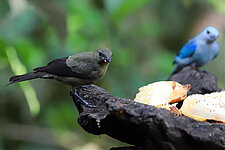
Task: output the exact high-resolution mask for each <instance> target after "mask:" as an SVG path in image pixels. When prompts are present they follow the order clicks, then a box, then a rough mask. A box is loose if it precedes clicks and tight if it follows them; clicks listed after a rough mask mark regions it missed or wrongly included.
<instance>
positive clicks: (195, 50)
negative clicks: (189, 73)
mask: <svg viewBox="0 0 225 150" xmlns="http://www.w3.org/2000/svg"><path fill="white" fill-rule="evenodd" d="M218 37H219V32H218V30H217V29H216V28H215V27H211V26H209V27H207V28H205V29H204V30H203V31H202V32H201V33H199V34H198V35H197V36H195V37H193V38H192V39H190V40H189V41H188V42H187V43H186V44H185V45H184V46H183V47H182V48H181V50H180V51H179V53H178V54H177V55H176V57H175V60H174V61H173V64H175V68H174V70H173V72H172V74H174V73H177V72H179V71H180V70H181V69H182V68H183V67H185V66H188V65H189V66H193V67H195V68H199V67H201V66H203V65H205V64H206V63H208V62H210V61H212V60H213V59H215V58H216V56H217V55H218V54H219V51H220V45H219V43H218V42H217V41H216V39H217V38H218Z"/></svg>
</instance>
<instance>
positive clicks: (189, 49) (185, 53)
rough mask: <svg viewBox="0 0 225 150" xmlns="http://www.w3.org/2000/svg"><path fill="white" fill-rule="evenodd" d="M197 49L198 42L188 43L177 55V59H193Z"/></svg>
mask: <svg viewBox="0 0 225 150" xmlns="http://www.w3.org/2000/svg"><path fill="white" fill-rule="evenodd" d="M196 48H197V42H196V41H195V40H194V41H188V42H187V43H186V44H185V45H184V46H183V47H182V49H181V50H180V52H179V53H178V54H177V57H179V58H187V57H191V56H192V55H193V54H194V52H195V50H196Z"/></svg>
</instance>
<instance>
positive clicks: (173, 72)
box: [170, 65, 182, 77]
mask: <svg viewBox="0 0 225 150" xmlns="http://www.w3.org/2000/svg"><path fill="white" fill-rule="evenodd" d="M181 69H182V67H178V66H177V65H175V67H174V69H173V71H172V73H171V74H170V77H171V76H172V75H174V74H176V73H178V72H179V71H181Z"/></svg>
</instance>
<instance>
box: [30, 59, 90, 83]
mask: <svg viewBox="0 0 225 150" xmlns="http://www.w3.org/2000/svg"><path fill="white" fill-rule="evenodd" d="M68 59H69V57H64V58H60V59H55V60H53V61H51V62H50V63H48V64H47V66H44V67H38V68H35V69H34V71H37V72H46V73H50V74H54V75H57V76H62V77H77V78H82V79H87V78H88V74H89V73H90V71H91V69H92V68H91V64H90V63H85V62H84V61H83V60H82V59H76V60H73V61H74V62H75V63H74V66H73V67H72V68H71V67H70V66H68V64H67V63H66V62H67V60H68Z"/></svg>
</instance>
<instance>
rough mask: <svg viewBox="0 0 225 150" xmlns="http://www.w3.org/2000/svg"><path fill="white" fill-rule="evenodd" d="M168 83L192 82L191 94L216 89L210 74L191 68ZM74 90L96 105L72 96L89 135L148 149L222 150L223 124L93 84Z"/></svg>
mask: <svg viewBox="0 0 225 150" xmlns="http://www.w3.org/2000/svg"><path fill="white" fill-rule="evenodd" d="M182 79H183V80H182ZM170 80H175V81H179V82H181V83H182V84H187V83H191V84H192V89H191V92H190V93H209V92H213V91H217V90H219V89H218V88H217V85H216V78H215V77H214V76H213V75H210V74H208V73H207V72H200V71H196V70H193V69H191V68H185V69H183V70H182V71H181V72H180V73H178V74H175V75H173V76H172V77H170ZM73 90H74V89H72V91H73ZM77 91H78V93H79V95H80V96H81V97H83V98H84V99H85V100H87V101H88V102H89V103H91V104H92V105H96V106H97V108H87V107H85V106H84V105H81V104H80V103H79V102H78V101H77V99H76V97H73V100H74V102H75V104H76V106H77V108H78V110H79V113H80V116H79V118H78V123H79V124H80V125H81V126H82V127H83V129H84V130H86V131H87V132H89V133H92V134H96V135H99V134H107V135H109V136H111V137H113V138H115V139H118V140H120V141H122V142H126V143H129V144H132V145H135V146H136V147H142V148H148V149H150V148H157V149H194V148H195V149H200V148H201V149H225V125H224V124H219V123H218V124H213V123H212V124H210V123H206V122H199V121H196V120H194V119H191V118H189V117H184V116H175V115H174V114H173V113H171V112H170V111H167V110H166V109H160V108H156V107H153V106H149V105H145V104H141V103H137V102H134V101H133V100H132V99H125V98H118V97H114V96H112V95H111V94H109V93H108V92H107V91H105V90H104V89H102V88H100V87H97V86H95V85H89V86H87V88H78V89H77ZM124 149H129V148H124ZM130 149H134V147H131V148H130Z"/></svg>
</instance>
